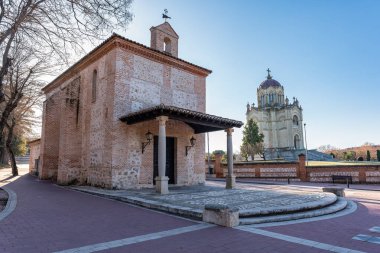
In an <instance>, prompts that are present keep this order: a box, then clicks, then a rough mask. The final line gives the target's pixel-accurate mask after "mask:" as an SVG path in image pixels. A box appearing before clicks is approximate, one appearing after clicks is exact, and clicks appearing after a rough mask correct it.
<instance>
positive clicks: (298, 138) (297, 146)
mask: <svg viewBox="0 0 380 253" xmlns="http://www.w3.org/2000/svg"><path fill="white" fill-rule="evenodd" d="M294 148H295V149H299V148H300V137H299V136H298V134H296V135H294Z"/></svg>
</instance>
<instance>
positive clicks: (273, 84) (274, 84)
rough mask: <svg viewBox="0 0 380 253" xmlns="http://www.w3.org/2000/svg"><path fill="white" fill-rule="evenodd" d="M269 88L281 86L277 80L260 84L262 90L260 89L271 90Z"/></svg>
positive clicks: (268, 80) (269, 80)
mask: <svg viewBox="0 0 380 253" xmlns="http://www.w3.org/2000/svg"><path fill="white" fill-rule="evenodd" d="M269 87H281V84H280V83H279V82H278V81H276V80H274V79H272V78H270V79H267V80H265V81H263V82H262V83H261V84H260V87H259V88H260V89H267V88H269Z"/></svg>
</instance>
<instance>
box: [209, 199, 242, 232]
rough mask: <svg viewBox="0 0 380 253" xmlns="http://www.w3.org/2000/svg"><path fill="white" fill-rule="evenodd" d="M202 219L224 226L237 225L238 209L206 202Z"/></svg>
mask: <svg viewBox="0 0 380 253" xmlns="http://www.w3.org/2000/svg"><path fill="white" fill-rule="evenodd" d="M203 221H204V222H208V223H213V224H216V225H219V226H224V227H235V226H238V225H239V209H238V208H236V207H229V206H227V205H221V204H207V205H205V209H204V211H203Z"/></svg>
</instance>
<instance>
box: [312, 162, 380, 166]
mask: <svg viewBox="0 0 380 253" xmlns="http://www.w3.org/2000/svg"><path fill="white" fill-rule="evenodd" d="M334 165H346V166H357V165H379V166H380V162H375V161H370V162H368V161H363V162H359V161H339V162H327V161H309V162H308V165H307V166H334Z"/></svg>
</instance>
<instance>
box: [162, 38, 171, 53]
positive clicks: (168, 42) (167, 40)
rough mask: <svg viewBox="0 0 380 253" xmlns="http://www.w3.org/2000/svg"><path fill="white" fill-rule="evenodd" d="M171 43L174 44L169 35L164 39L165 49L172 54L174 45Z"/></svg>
mask: <svg viewBox="0 0 380 253" xmlns="http://www.w3.org/2000/svg"><path fill="white" fill-rule="evenodd" d="M171 44H172V42H171V41H170V39H169V38H168V37H166V38H165V39H164V51H165V52H166V53H169V54H171V52H172V45H171Z"/></svg>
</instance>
